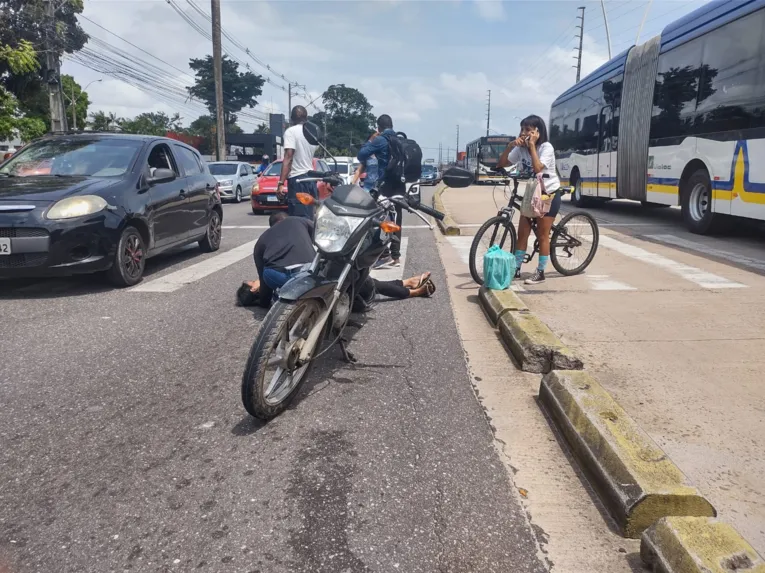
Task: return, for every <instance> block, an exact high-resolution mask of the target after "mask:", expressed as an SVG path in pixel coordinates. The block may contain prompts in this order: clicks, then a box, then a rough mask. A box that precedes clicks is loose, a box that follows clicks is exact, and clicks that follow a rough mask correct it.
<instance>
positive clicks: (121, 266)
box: [106, 227, 146, 288]
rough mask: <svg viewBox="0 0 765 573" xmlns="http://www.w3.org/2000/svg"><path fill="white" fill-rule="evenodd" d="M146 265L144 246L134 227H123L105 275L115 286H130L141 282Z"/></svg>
mask: <svg viewBox="0 0 765 573" xmlns="http://www.w3.org/2000/svg"><path fill="white" fill-rule="evenodd" d="M145 266H146V246H145V245H144V242H143V237H141V234H140V233H139V232H138V230H137V229H136V228H135V227H125V230H124V231H122V234H121V235H120V240H119V242H118V243H117V252H116V253H115V255H114V261H113V262H112V268H110V269H109V270H108V271H107V273H106V276H107V278H108V279H109V281H110V282H111V283H112V284H113V285H114V286H117V287H120V288H124V287H130V286H133V285H136V284H138V283H139V282H141V279H142V278H143V271H144V268H145Z"/></svg>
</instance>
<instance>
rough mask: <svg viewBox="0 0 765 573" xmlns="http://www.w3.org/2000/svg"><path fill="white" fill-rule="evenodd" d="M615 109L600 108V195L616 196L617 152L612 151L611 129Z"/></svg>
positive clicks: (598, 172) (608, 106)
mask: <svg viewBox="0 0 765 573" xmlns="http://www.w3.org/2000/svg"><path fill="white" fill-rule="evenodd" d="M613 117H614V111H613V108H612V107H611V106H610V105H607V106H605V107H603V108H601V110H600V120H599V129H598V161H597V167H596V169H597V171H596V175H597V177H598V197H616V180H615V175H616V165H611V163H612V159H613V160H614V161H613V162H615V160H616V154H615V153H612V142H613V138H612V137H611V130H612V129H613V123H614V122H613Z"/></svg>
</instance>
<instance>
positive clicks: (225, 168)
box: [209, 163, 237, 175]
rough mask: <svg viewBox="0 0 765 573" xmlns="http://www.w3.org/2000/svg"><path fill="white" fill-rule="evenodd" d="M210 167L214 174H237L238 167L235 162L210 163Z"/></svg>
mask: <svg viewBox="0 0 765 573" xmlns="http://www.w3.org/2000/svg"><path fill="white" fill-rule="evenodd" d="M209 167H210V173H212V174H213V175H235V174H236V169H237V166H236V165H234V164H233V163H210V166H209Z"/></svg>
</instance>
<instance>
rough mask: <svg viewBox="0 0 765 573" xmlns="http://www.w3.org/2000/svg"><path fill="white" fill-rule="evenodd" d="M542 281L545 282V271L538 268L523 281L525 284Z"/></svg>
mask: <svg viewBox="0 0 765 573" xmlns="http://www.w3.org/2000/svg"><path fill="white" fill-rule="evenodd" d="M543 282H545V272H544V271H540V270H539V269H537V270H535V271H534V274H533V275H531V276H530V277H529V278H527V279H526V281H525V283H526V284H527V285H538V284H539V283H543Z"/></svg>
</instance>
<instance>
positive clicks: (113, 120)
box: [88, 110, 125, 131]
mask: <svg viewBox="0 0 765 573" xmlns="http://www.w3.org/2000/svg"><path fill="white" fill-rule="evenodd" d="M123 121H125V120H124V119H121V118H119V117H117V116H116V115H115V114H114V112H109V113H106V112H104V111H101V110H99V111H96V112H93V113H91V114H90V122H89V124H88V125H89V126H90V129H92V130H93V131H115V130H117V129H119V128H120V126H121V125H122V122H123Z"/></svg>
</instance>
